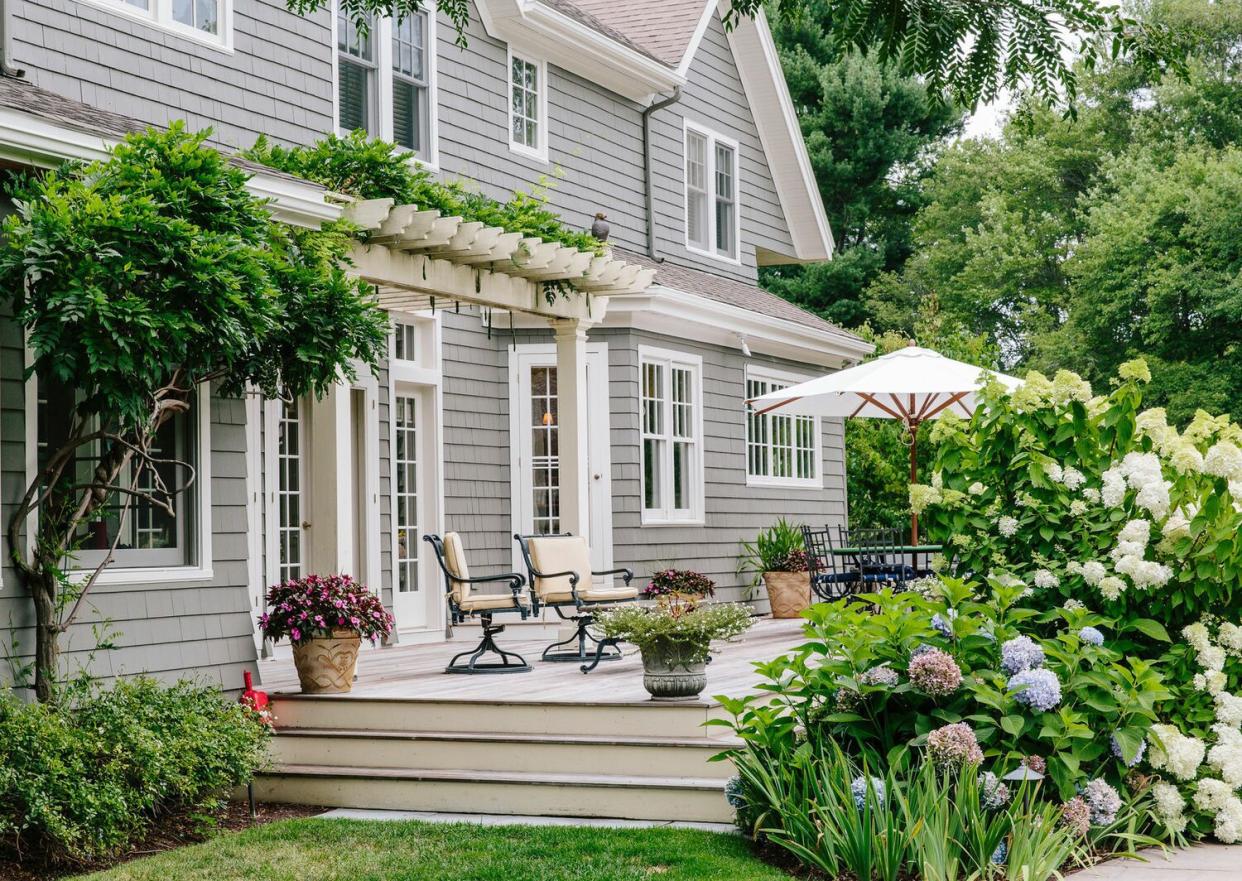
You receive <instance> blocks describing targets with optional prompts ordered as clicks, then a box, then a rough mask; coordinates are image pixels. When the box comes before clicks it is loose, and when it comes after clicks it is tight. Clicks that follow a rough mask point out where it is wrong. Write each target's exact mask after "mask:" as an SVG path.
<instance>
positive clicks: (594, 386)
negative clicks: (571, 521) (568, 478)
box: [509, 343, 612, 571]
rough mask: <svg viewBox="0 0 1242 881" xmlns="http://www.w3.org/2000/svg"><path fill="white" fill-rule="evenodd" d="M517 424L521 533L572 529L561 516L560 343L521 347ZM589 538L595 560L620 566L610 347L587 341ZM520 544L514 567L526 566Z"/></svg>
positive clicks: (515, 473)
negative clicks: (615, 548)
mask: <svg viewBox="0 0 1242 881" xmlns="http://www.w3.org/2000/svg"><path fill="white" fill-rule="evenodd" d="M509 372H510V383H509V390H510V391H509V395H510V400H509V426H510V448H511V455H512V461H511V463H510V481H511V484H512V495H513V506H512V511H513V531H514V532H520V533H522V534H523V535H530V534H536V535H545V534H548V533H555V532H564V531H565V530H564V528H563V527H562V525H561V521H560V449H559V420H560V412H559V407H558V401H557V375H556V347H555V346H553V345H533V346H518V347H517V349H516V351H515V352H513V353H512V354H511V357H510V371H509ZM586 374H587V395H586V398H587V408H586V412H585V413H584V414H583V418H584V419H585V420H586V426H587V473H588V475H589V479H590V488H589V492H588V508H589V510H588V527H589V534H588V540H589V541H590V544H591V565H592V566H593V567H594V568H595V569H597V570H600V569H611V568H612V474H611V470H612V451H611V447H610V444H611V439H610V437H609V413H608V347H607V345H606V344H604V343H591V344H589V345H588V346H587V359H586ZM523 565H524V564H523V563H522V559H521V554H520V552H518V551H517V549H516V546H515V548H514V566H515V567H516V568H517V569H518V570H519V571H521V567H522V566H523Z"/></svg>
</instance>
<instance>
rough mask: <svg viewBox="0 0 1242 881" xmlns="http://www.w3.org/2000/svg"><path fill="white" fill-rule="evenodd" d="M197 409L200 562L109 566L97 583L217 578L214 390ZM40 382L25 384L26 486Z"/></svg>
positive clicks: (85, 572) (34, 455) (31, 522)
mask: <svg viewBox="0 0 1242 881" xmlns="http://www.w3.org/2000/svg"><path fill="white" fill-rule="evenodd" d="M26 363H27V365H29V364H30V363H31V357H30V350H29V348H27V350H26ZM198 402H199V404H198V406H197V407H196V409H195V413H194V424H195V425H196V426H197V427H198V437H197V439H196V440H197V444H198V461H197V462H196V463H195V466H194V485H195V496H196V498H197V499H198V512H197V513H198V518H197V523H196V524H195V526H196V528H197V534H196V535H194V537H193V538H194V547H195V548H196V549H197V551H198V562H196V563H192V564H189V565H185V566H139V567H121V566H116V565H113V566H109V567H107V568H106V569H104V570H103V572H101V573H100V574H99V578H98V579H97V580H96V581H95V583H96V584H163V583H165V582H179V581H208V580H211V579H212V578H214V577H215V571H214V569H213V557H212V546H211V539H212V522H211V457H212V449H211V390H210V387H209V385H208V384H207V383H202V384H200V385H199V387H198ZM38 415H39V380H38V377H36V376H34V375H31V377H30V379H28V380H27V381H26V438H25V440H26V485H27V486H29V485H30V482H31V481H32V480H34V478H35V474H36V472H37V471H38V447H39V420H38ZM37 517H38V514H37V512H32V513H31V515H30V517H29V518H28V520H27V524H26V548H27V551H26V552H27V554H29V553H30V550H29V549H30V548H31V547H33V546H34V541H35V530H36V527H37V525H38V520H37ZM93 571H95V570H94V569H93V568H92V569H73V570H70V572H69V578H70V579H71V580H72V581H73V582H74V583H75V584H81V583H82V582H84V581H85V580H86V579H87V578H88V577H89V576H90V574H91V572H93Z"/></svg>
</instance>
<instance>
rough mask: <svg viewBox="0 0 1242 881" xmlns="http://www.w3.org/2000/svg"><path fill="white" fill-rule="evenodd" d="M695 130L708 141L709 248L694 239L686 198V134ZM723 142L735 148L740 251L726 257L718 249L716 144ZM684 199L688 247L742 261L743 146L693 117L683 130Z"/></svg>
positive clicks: (736, 233)
mask: <svg viewBox="0 0 1242 881" xmlns="http://www.w3.org/2000/svg"><path fill="white" fill-rule="evenodd" d="M687 132H694V133H695V134H698V135H701V136H702V137H703V138H705V139H706V140H707V147H706V153H707V155H706V156H704V157H703V158H704V160H705V161H706V166H707V167H706V169H705V172H704V173H705V175H706V178H707V180H706V183H707V217H706V218H705V219H706V222H707V242H708V247H707V248H706V249H704V248H701V247H699V246H698V245H696V244H694V243H693V242H691V241H690V222H689V221H690V205H689V203H688V202H687V201H686V134H687ZM718 143H719V144H723V145H724V146H726V147H729V148H731V149H732V150H733V246H734V251H735V252H736V253H735V254H733V255H732V256H726V255H724V254H719V253H717V252H716V248H715V244H716V144H718ZM681 201H682V212H681V213H682V225H681V226H682V232H683V234H684V239H685V243H686V250H687V251H689V252H690V253H692V254H697V255H699V256H700V257H710V258H711V259H712V260H718V261H720V262H721V263H728V264H730V265H732V266H740V265H741V264H742V149H741V147H740V146H739V145H738V142H737V141H735V140H734V139H733V138H730V137H728V136H726V135H722V134H720V133H719V132H717V131H714V130H712V129H710V128H707V127H706V126H704V125H701V124H699V123H697V122H691V121H690V120H689V119H683V120H682V132H681Z"/></svg>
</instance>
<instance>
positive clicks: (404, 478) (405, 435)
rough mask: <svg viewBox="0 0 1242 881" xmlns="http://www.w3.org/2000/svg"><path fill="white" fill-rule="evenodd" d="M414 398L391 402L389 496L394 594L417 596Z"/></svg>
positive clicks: (415, 400)
mask: <svg viewBox="0 0 1242 881" xmlns="http://www.w3.org/2000/svg"><path fill="white" fill-rule="evenodd" d="M418 421H419V420H418V398H416V397H415V396H414V395H402V394H398V395H397V396H396V398H394V399H393V432H394V439H395V441H396V447H395V449H394V453H393V472H394V473H393V478H394V486H393V492H394V494H395V499H394V500H395V502H396V529H397V551H396V554H397V555H396V561H395V564H396V566H395V568H396V583H397V592H398V593H402V594H404V593H417V592H418V589H419V584H418V581H419V579H418V552H419V534H418V521H419V516H418V494H419V480H418Z"/></svg>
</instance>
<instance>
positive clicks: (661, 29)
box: [544, 0, 706, 67]
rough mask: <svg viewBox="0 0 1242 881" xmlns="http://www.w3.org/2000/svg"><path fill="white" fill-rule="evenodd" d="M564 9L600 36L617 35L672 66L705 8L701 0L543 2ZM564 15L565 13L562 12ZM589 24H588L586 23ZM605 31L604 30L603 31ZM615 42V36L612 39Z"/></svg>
mask: <svg viewBox="0 0 1242 881" xmlns="http://www.w3.org/2000/svg"><path fill="white" fill-rule="evenodd" d="M544 2H545V3H547V4H548V5H549V6H552V7H554V8H556V9H561V10H562V11H565V10H564V7H566V6H569V7H574V8H576V10H577V11H578V12H580V13H581V14H582V15H583V16H586V17H589V18H592V19H594V20H595V21H597V22H599V23H600V25H601V26H602V27H600V28H596V29H597V30H599V31H600V32H601V33H604V34H608V35H609V36H611V35H612V34H619V35H621V37H622V38H623V39H624V41H625V42H626V43H627V44H629V45H633V46H637V47H639V48H640V50H641V51H642V52H644V53H646V54H647V55H650V56H651V57H652V58H655V59H656V60H657V61H660V62H663V63H664V64H667V65H668V66H669V67H676V66H677V65H678V64H680V63H681V59H682V56H683V55H685V53H686V48H687V47H688V46H689V45H690V40H691V38H692V37H693V36H694V31H695V28H696V27H697V26H698V23H699V19H700V18H701V17H702V15H703V10H704V9H705V8H706V4H705V3H704V0H544ZM566 14H567V15H571V14H573V13H569V12H568V11H566ZM588 23H589V22H588ZM605 29H606V30H605ZM614 39H615V37H614Z"/></svg>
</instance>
